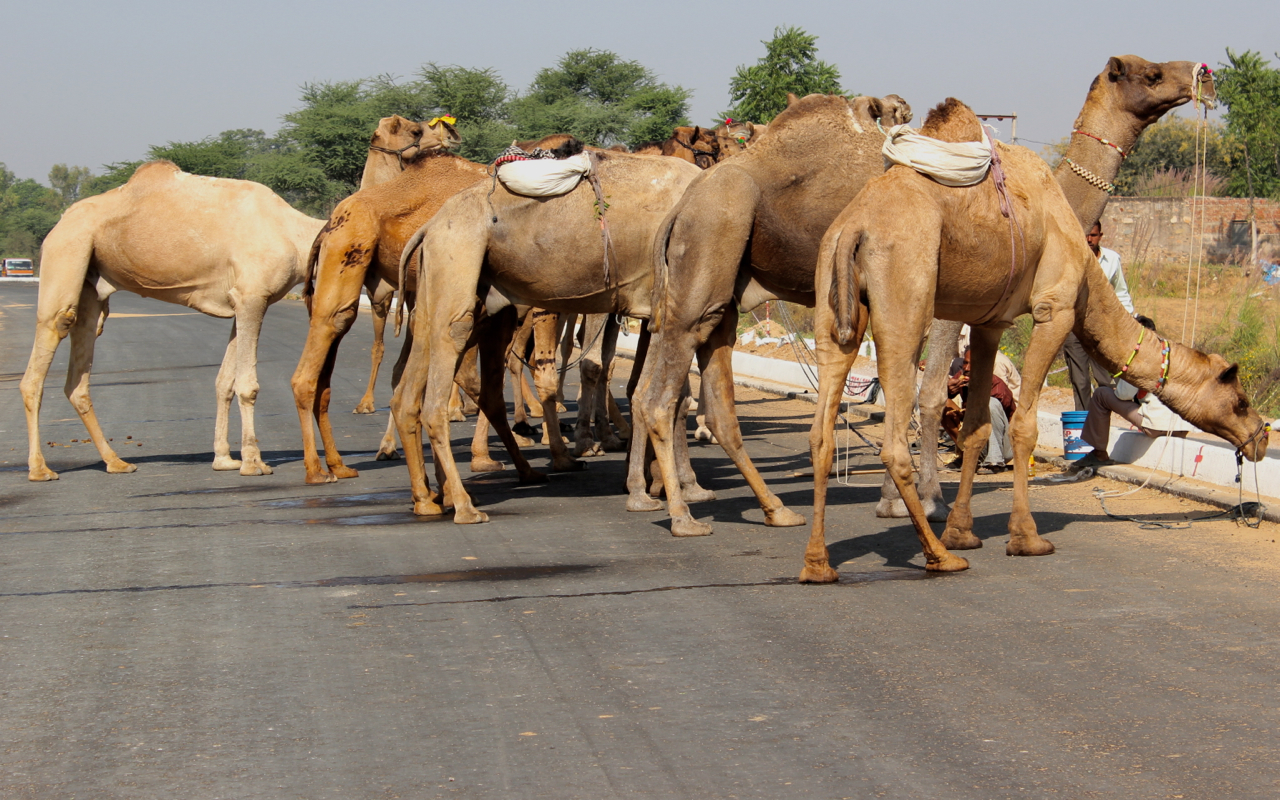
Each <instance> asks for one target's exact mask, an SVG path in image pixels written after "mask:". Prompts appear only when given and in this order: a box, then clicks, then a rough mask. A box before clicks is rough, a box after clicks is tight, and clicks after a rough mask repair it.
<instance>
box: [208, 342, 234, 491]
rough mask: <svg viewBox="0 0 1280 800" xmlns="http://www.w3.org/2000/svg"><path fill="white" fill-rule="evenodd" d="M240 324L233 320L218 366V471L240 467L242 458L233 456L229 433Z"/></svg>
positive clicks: (215, 425) (215, 431)
mask: <svg viewBox="0 0 1280 800" xmlns="http://www.w3.org/2000/svg"><path fill="white" fill-rule="evenodd" d="M238 331H239V326H238V325H237V324H236V321H235V320H232V321H231V338H230V339H229V340H228V341H227V349H226V352H225V353H223V355H222V366H220V367H219V368H218V378H217V380H216V381H215V382H214V394H215V396H216V400H217V411H216V412H215V413H214V418H213V419H214V421H213V468H214V469H215V470H218V471H220V472H221V471H230V470H233V469H237V470H238V469H240V463H241V462H240V459H238V458H232V457H231V440H230V438H229V437H228V435H227V426H228V424H229V421H228V417H229V416H230V415H231V400H232V398H234V397H235V394H236V339H237V333H238Z"/></svg>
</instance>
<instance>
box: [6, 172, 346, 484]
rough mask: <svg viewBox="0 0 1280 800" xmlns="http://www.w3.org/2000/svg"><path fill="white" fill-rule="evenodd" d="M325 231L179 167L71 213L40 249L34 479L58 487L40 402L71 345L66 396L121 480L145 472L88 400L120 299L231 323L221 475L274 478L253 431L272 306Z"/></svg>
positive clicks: (274, 198) (30, 411) (229, 183)
mask: <svg viewBox="0 0 1280 800" xmlns="http://www.w3.org/2000/svg"><path fill="white" fill-rule="evenodd" d="M322 224H323V223H322V222H321V221H320V220H316V219H312V218H311V217H308V216H306V215H305V214H303V213H301V212H300V211H296V210H294V209H293V208H292V207H290V206H289V204H288V203H286V202H285V201H284V200H283V199H281V198H280V197H279V196H278V195H276V194H275V193H274V192H272V191H271V190H270V189H268V188H267V187H265V186H263V185H262V184H258V183H252V182H250V181H237V180H228V179H225V178H207V177H203V176H197V175H189V174H187V173H185V172H182V171H181V170H179V169H178V167H177V166H176V165H174V164H173V163H172V162H169V161H154V162H151V163H148V164H143V165H142V166H141V167H139V168H138V169H137V171H136V172H134V173H133V177H131V178H130V179H129V182H128V183H126V184H125V185H123V186H121V187H120V188H118V189H113V190H111V191H109V192H106V193H105V194H101V195H97V196H96V197H89V198H86V199H84V200H81V201H80V202H78V203H76V204H75V205H73V206H72V207H71V208H69V209H67V211H66V213H64V214H63V215H62V219H61V220H60V221H59V222H58V224H57V225H56V226H54V228H53V230H52V231H50V232H49V236H48V237H47V238H46V239H45V241H44V245H43V247H42V248H41V254H42V260H41V265H42V268H41V274H40V294H39V300H38V301H37V302H38V307H37V312H36V333H35V343H34V345H33V346H32V348H31V360H30V361H29V362H28V363H27V371H26V374H24V375H23V377H22V399H23V403H24V405H25V406H26V412H27V436H28V441H29V447H30V450H29V455H28V467H29V470H30V471H29V473H28V477H29V478H30V479H31V480H33V481H49V480H57V478H58V474H57V473H56V472H54V471H53V470H51V469H49V467H48V465H47V464H46V463H45V459H44V454H43V453H42V451H41V440H40V427H39V425H40V422H39V420H40V402H41V399H42V396H43V393H44V379H45V375H46V374H48V371H49V364H50V362H51V361H52V360H53V355H54V352H55V351H56V350H57V348H58V345H59V343H60V342H61V341H62V339H63V338H64V337H66V336H67V335H68V334H70V335H71V363H70V366H69V368H68V370H67V383H66V394H67V399H69V400H70V401H71V405H72V406H74V407H75V409H76V413H77V414H79V415H80V420H81V421H82V422H83V423H84V426H85V428H87V429H88V431H89V436H90V437H91V438H92V440H93V444H94V446H95V447H97V448H98V453H99V455H101V456H102V460H103V461H104V462H106V467H107V472H109V473H112V474H117V473H125V472H133V471H134V470H136V469H137V467H136V466H135V465H133V464H130V463H128V462H126V461H124V460H122V459H121V458H120V456H119V455H117V454H116V452H115V450H114V449H113V448H112V447H111V445H110V443H109V440H108V439H107V437H106V435H105V434H104V433H103V432H102V426H101V425H100V424H99V423H98V416H97V414H96V413H95V412H94V409H93V402H92V400H91V398H90V396H89V371H90V369H91V368H92V365H93V349H94V343H95V340H96V339H97V337H98V336H99V335H100V334H101V333H102V329H103V326H104V325H105V323H106V319H107V316H108V314H109V298H110V297H111V295H112V294H114V293H115V292H117V291H120V290H122V289H123V290H126V291H130V292H133V293H135V294H139V295H142V296H143V297H154V298H157V299H159V300H164V301H166V302H169V303H177V304H179V305H185V306H188V307H190V308H194V309H196V310H197V311H203V312H204V313H206V314H209V315H211V316H215V317H232V318H233V319H234V323H233V324H232V327H231V340H230V342H228V343H227V349H226V354H225V355H224V357H223V359H222V367H221V369H219V370H218V378H217V413H216V417H215V422H214V444H213V451H214V458H213V468H214V469H216V470H231V469H238V470H240V474H241V475H268V474H270V473H271V467H269V466H268V465H267V464H266V462H264V461H263V460H262V453H261V450H260V449H259V447H258V439H257V436H256V434H255V431H254V423H253V406H254V402H255V400H256V399H257V394H258V377H257V347H258V333H259V331H260V330H261V326H262V317H263V315H264V314H265V313H266V311H267V306H269V305H271V304H272V303H274V302H276V301H277V300H279V299H280V298H282V297H284V295H285V293H286V292H288V291H289V290H290V289H292V288H293V287H294V286H296V285H297V284H298V282H299V281H301V280H302V273H303V267H304V265H305V263H306V257H307V250H308V248H310V246H311V240H312V239H314V238H315V235H316V233H317V232H318V231H319V230H320V226H321V225H322ZM233 394H234V395H236V396H237V397H239V401H240V424H241V442H240V459H239V460H237V459H233V458H232V457H231V449H230V445H229V443H228V441H227V417H228V413H229V410H230V407H231V396H232V395H233Z"/></svg>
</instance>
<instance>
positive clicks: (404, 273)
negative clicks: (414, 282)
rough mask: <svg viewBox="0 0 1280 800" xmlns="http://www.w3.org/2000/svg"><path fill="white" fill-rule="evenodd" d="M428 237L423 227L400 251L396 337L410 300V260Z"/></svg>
mask: <svg viewBox="0 0 1280 800" xmlns="http://www.w3.org/2000/svg"><path fill="white" fill-rule="evenodd" d="M428 224H429V223H428ZM426 236H427V226H426V225H423V226H422V227H421V228H418V230H416V231H414V232H413V236H410V237H409V241H408V242H406V243H405V245H404V249H403V250H401V251H400V273H399V279H398V280H399V283H397V284H396V288H395V296H396V324H395V335H396V336H399V335H400V326H401V324H402V323H403V322H404V304H405V302H406V300H407V299H408V290H407V289H406V288H405V287H407V286H408V281H409V259H411V258H413V254H414V253H415V252H417V251H418V248H419V247H420V246H421V245H422V240H423V239H424V238H426ZM418 263H419V264H421V263H422V262H421V261H419V262H418Z"/></svg>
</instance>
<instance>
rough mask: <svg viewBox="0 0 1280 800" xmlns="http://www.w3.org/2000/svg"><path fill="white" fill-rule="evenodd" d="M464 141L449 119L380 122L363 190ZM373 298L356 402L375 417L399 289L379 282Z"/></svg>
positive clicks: (392, 118)
mask: <svg viewBox="0 0 1280 800" xmlns="http://www.w3.org/2000/svg"><path fill="white" fill-rule="evenodd" d="M461 142H462V139H461V138H460V137H459V136H458V131H457V130H456V129H455V128H454V127H453V124H452V123H450V122H449V121H448V120H447V119H444V118H443V117H436V118H435V119H433V120H430V121H429V122H414V121H412V120H408V119H405V118H404V117H402V116H400V115H398V114H393V115H391V116H390V117H383V118H382V119H381V120H379V121H378V127H377V129H376V130H375V131H374V132H373V136H372V137H371V138H370V139H369V158H368V160H366V161H365V165H364V173H363V174H362V175H361V177H360V188H361V189H368V188H370V187H373V186H377V185H378V184H380V183H386V182H387V181H389V180H393V179H395V178H397V177H399V175H400V173H401V172H404V169H405V167H406V166H408V165H409V164H412V163H414V162H415V161H417V160H418V159H420V158H422V157H424V156H426V155H428V154H429V153H435V152H438V151H440V150H451V149H453V148H454V147H457V146H458V145H459V144H460V143H461ZM365 291H366V292H367V293H368V295H369V306H370V312H371V315H372V317H373V348H372V350H371V351H370V354H369V357H370V362H371V365H370V370H369V383H368V386H367V387H366V388H365V390H364V396H363V397H361V398H360V401H359V402H358V403H356V407H355V411H354V412H353V413H355V414H372V413H373V412H374V411H375V410H376V409H377V403H375V402H374V394H373V393H374V388H373V387H374V386H375V385H376V384H377V381H378V370H379V369H380V368H381V366H382V357H383V355H384V354H385V353H386V345H385V344H384V340H383V334H384V333H385V331H386V328H387V314H388V313H390V311H391V299H392V297H393V296H394V295H395V286H394V285H393V284H390V283H387V282H386V281H382V280H378V281H374V282H372V283H371V284H370V285H367V286H365Z"/></svg>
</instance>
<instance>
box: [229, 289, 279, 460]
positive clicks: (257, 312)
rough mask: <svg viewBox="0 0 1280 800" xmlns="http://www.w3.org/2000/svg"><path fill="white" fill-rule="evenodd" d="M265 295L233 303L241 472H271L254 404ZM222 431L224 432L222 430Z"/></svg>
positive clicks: (264, 311)
mask: <svg viewBox="0 0 1280 800" xmlns="http://www.w3.org/2000/svg"><path fill="white" fill-rule="evenodd" d="M267 304H268V303H267V298H265V297H250V298H245V297H240V298H238V302H237V303H236V323H235V324H236V331H237V333H236V347H235V349H236V384H235V391H236V399H237V400H238V401H239V403H240V474H241V475H270V474H271V472H272V470H271V467H270V466H268V465H267V463H266V462H265V461H263V460H262V450H261V449H260V448H259V447H258V436H257V430H256V429H255V427H254V422H253V407H254V404H255V403H257V401H258V336H259V334H260V333H261V332H262V319H263V317H264V316H265V315H266V313H267ZM224 433H225V431H224Z"/></svg>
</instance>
